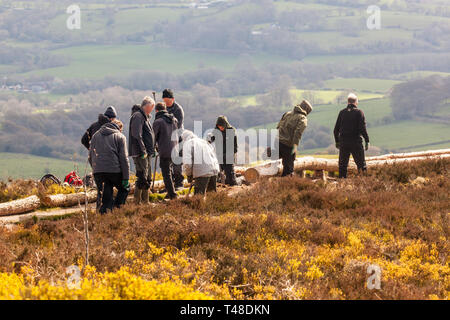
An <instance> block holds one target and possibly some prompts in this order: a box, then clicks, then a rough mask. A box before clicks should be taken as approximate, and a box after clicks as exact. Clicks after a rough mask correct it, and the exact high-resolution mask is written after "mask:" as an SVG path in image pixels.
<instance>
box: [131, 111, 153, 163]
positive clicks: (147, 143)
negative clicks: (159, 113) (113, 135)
mask: <svg viewBox="0 0 450 320" xmlns="http://www.w3.org/2000/svg"><path fill="white" fill-rule="evenodd" d="M129 133H130V134H129V147H128V153H129V154H130V157H140V156H142V155H144V154H147V155H148V156H152V155H153V154H154V153H155V134H154V132H153V128H152V125H151V123H150V117H148V116H147V115H145V113H144V111H142V108H141V107H137V106H134V107H133V110H132V115H131V119H130V132H129Z"/></svg>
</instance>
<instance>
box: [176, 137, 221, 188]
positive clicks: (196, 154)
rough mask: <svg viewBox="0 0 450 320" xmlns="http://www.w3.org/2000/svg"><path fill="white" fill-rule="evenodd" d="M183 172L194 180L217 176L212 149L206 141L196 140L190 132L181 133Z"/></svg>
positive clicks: (216, 163) (217, 163)
mask: <svg viewBox="0 0 450 320" xmlns="http://www.w3.org/2000/svg"><path fill="white" fill-rule="evenodd" d="M181 138H182V141H183V170H184V173H185V174H186V175H187V176H192V177H193V178H194V179H195V178H200V177H212V176H216V175H218V174H219V170H220V169H219V161H217V157H216V153H215V152H214V148H213V147H212V146H211V145H210V144H209V143H208V142H206V140H203V139H200V138H198V137H197V136H196V135H195V134H194V133H193V132H192V131H189V130H186V131H184V132H183V134H182V136H181Z"/></svg>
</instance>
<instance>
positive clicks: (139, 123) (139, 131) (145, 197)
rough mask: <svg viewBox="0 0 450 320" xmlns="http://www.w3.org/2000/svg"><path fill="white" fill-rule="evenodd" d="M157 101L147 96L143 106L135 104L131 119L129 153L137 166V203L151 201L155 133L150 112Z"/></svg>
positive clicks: (135, 195)
mask: <svg viewBox="0 0 450 320" xmlns="http://www.w3.org/2000/svg"><path fill="white" fill-rule="evenodd" d="M154 107H155V101H154V100H153V99H152V98H150V97H145V98H144V100H143V101H142V104H141V106H136V105H135V106H134V107H133V110H132V116H131V119H130V135H129V138H130V142H129V154H130V156H131V157H132V158H133V162H134V165H135V167H136V177H137V180H136V188H135V191H134V200H135V203H136V204H141V203H144V204H148V203H149V189H150V186H151V183H152V166H151V158H152V157H154V156H155V134H154V132H153V127H152V125H151V123H150V114H151V112H152V111H153V109H154Z"/></svg>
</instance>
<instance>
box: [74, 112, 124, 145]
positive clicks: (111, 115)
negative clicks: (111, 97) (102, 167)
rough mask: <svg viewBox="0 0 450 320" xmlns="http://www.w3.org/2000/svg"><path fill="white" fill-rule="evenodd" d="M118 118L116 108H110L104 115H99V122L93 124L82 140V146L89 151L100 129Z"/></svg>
mask: <svg viewBox="0 0 450 320" xmlns="http://www.w3.org/2000/svg"><path fill="white" fill-rule="evenodd" d="M116 118H117V112H116V109H115V108H114V107H112V106H111V107H108V108H107V109H106V111H105V113H104V114H99V115H98V120H97V122H94V123H93V124H91V126H90V127H89V128H88V129H87V130H86V132H85V133H84V135H83V137H82V138H81V144H82V145H83V146H85V147H86V149H88V150H89V147H90V145H91V139H92V137H93V136H94V134H95V133H96V132H97V131H98V129H100V127H101V126H102V125H104V124H106V123H108V122H111V121H113V120H115V119H116Z"/></svg>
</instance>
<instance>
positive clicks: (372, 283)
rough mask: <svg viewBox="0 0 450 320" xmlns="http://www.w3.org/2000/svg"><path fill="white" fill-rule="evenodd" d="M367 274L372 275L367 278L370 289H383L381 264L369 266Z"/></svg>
mask: <svg viewBox="0 0 450 320" xmlns="http://www.w3.org/2000/svg"><path fill="white" fill-rule="evenodd" d="M367 274H369V275H370V276H369V277H368V278H367V289H369V290H374V289H376V290H381V268H380V266H379V265H376V264H371V265H369V266H368V267H367Z"/></svg>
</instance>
